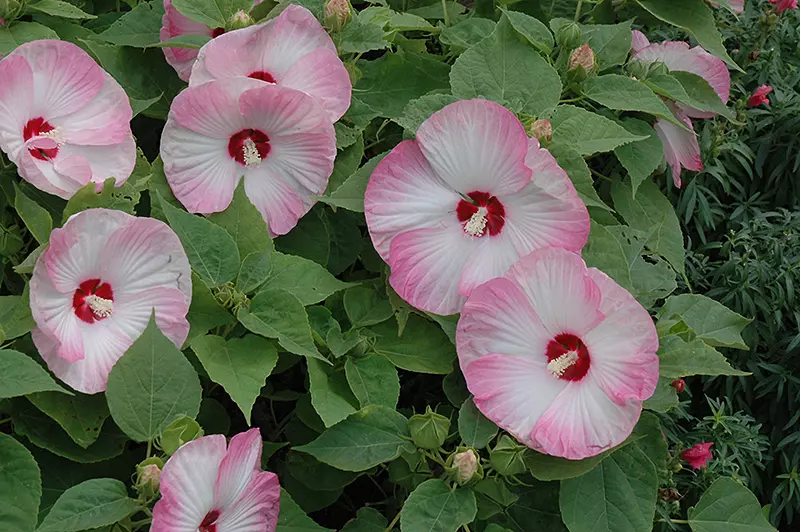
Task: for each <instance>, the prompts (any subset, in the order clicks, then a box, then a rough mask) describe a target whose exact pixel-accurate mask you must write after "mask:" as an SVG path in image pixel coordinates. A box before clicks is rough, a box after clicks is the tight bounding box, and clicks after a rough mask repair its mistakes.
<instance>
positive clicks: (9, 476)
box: [0, 433, 42, 532]
mask: <svg viewBox="0 0 800 532" xmlns="http://www.w3.org/2000/svg"><path fill="white" fill-rule="evenodd" d="M41 497H42V479H41V475H40V473H39V467H38V466H37V465H36V460H34V459H33V456H31V453H30V451H28V450H27V449H26V448H25V447H24V446H23V445H22V444H21V443H19V442H18V441H17V440H15V439H14V438H12V437H11V436H9V435H8V434H3V433H0V500H2V501H3V504H1V505H0V523H2V524H3V532H33V531H34V530H35V529H36V522H37V516H38V513H39V500H40V499H41Z"/></svg>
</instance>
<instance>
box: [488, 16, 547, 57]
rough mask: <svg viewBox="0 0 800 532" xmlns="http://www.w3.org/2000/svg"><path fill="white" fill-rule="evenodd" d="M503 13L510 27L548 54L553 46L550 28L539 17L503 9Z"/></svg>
mask: <svg viewBox="0 0 800 532" xmlns="http://www.w3.org/2000/svg"><path fill="white" fill-rule="evenodd" d="M503 14H504V15H505V17H506V18H507V19H508V21H509V22H510V23H511V27H513V28H514V29H515V30H516V31H517V33H519V34H520V35H522V36H523V37H525V38H526V39H527V40H528V42H529V43H531V44H532V45H533V46H535V47H536V49H538V50H539V51H540V52H542V53H543V54H545V55H549V54H550V53H551V52H552V51H553V46H555V42H554V41H553V34H552V33H551V32H550V28H548V27H547V26H545V25H544V24H543V23H542V22H541V21H540V20H539V19H536V18H534V17H532V16H530V15H526V14H525V13H522V12H520V11H503ZM479 20H483V19H479Z"/></svg>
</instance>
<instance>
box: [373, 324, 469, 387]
mask: <svg viewBox="0 0 800 532" xmlns="http://www.w3.org/2000/svg"><path fill="white" fill-rule="evenodd" d="M369 330H370V331H371V332H372V333H373V334H374V335H375V336H376V339H375V345H374V346H373V349H374V350H375V352H376V353H378V354H379V355H382V356H385V357H386V358H388V359H389V360H390V361H391V362H392V364H394V365H395V366H397V367H398V368H401V369H405V370H408V371H416V372H418V373H436V374H440V375H447V374H448V373H450V372H451V371H452V370H453V360H454V359H455V356H456V353H455V348H454V346H453V344H452V343H451V342H450V340H449V339H448V338H447V336H446V335H445V334H444V333H443V332H442V330H441V329H440V328H439V327H437V326H436V325H434V324H433V323H431V322H429V321H428V320H426V319H424V318H421V317H419V316H410V317H409V319H408V323H407V324H406V327H405V330H404V331H403V335H402V336H398V334H397V324H396V323H393V322H392V321H385V322H383V323H381V324H379V325H375V326H374V327H371V328H370V329H369Z"/></svg>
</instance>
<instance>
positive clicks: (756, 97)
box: [747, 85, 772, 107]
mask: <svg viewBox="0 0 800 532" xmlns="http://www.w3.org/2000/svg"><path fill="white" fill-rule="evenodd" d="M771 92H772V87H770V86H769V85H761V86H760V87H759V88H757V89H756V90H755V92H754V93H753V95H752V96H750V98H748V99H747V106H748V107H758V106H759V105H762V104H766V105H769V98H767V95H768V94H769V93H771Z"/></svg>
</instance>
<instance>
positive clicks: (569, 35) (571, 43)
mask: <svg viewBox="0 0 800 532" xmlns="http://www.w3.org/2000/svg"><path fill="white" fill-rule="evenodd" d="M582 40H583V32H582V31H581V27H580V26H578V24H576V23H575V22H570V23H569V24H565V25H564V26H561V28H559V29H558V31H557V32H556V42H557V43H558V45H559V46H560V47H561V48H563V49H565V50H572V49H573V48H577V47H578V46H580V45H581V41H582Z"/></svg>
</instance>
